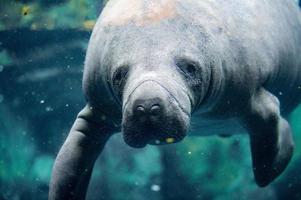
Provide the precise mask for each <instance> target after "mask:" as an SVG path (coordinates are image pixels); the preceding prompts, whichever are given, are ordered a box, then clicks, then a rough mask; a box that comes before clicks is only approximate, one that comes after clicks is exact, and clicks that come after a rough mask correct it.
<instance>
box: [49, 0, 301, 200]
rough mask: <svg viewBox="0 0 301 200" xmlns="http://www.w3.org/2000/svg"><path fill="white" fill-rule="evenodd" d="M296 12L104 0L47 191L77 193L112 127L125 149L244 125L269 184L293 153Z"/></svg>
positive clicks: (299, 30)
mask: <svg viewBox="0 0 301 200" xmlns="http://www.w3.org/2000/svg"><path fill="white" fill-rule="evenodd" d="M160 9H161V10H160ZM300 13H301V12H300V10H299V8H298V7H297V5H295V2H294V1H292V0H266V1H261V0H253V1H249V0H231V1H230V0H216V1H210V0H185V1H180V0H165V1H163V0H111V1H110V2H109V3H108V4H107V6H106V7H105V9H104V11H103V12H102V14H101V16H100V17H99V19H98V21H97V24H96V26H95V28H94V31H93V34H92V36H91V39H90V43H89V47H88V51H87V56H86V62H85V69H84V77H83V88H84V93H85V95H86V98H87V106H86V107H85V108H84V109H83V110H82V111H81V112H80V113H79V115H78V117H77V119H76V121H75V123H74V125H73V127H72V129H71V131H70V133H69V136H68V138H67V140H66V142H65V143H64V145H63V147H62V149H61V150H60V152H59V154H58V157H57V159H56V162H55V166H54V169H53V174H52V180H51V184H50V193H49V198H50V199H84V198H85V193H86V189H87V186H88V183H89V178H90V175H91V171H92V168H93V164H94V162H95V160H96V158H97V156H98V155H99V154H100V152H101V151H102V149H103V147H104V145H105V143H106V141H107V140H108V139H109V137H110V136H111V135H112V134H113V133H115V132H119V131H120V130H121V131H122V132H123V135H124V140H125V142H126V143H127V144H129V145H130V146H132V147H144V146H145V145H146V144H166V143H172V142H178V141H180V140H181V139H183V138H184V137H185V136H186V134H187V133H188V134H191V135H212V134H221V135H230V134H236V133H241V132H247V133H248V134H249V136H250V144H251V151H252V152H251V153H252V160H253V171H254V175H255V180H256V182H257V184H258V185H259V186H266V185H267V184H269V183H270V182H271V181H273V180H274V179H275V178H276V177H277V176H278V175H279V174H280V173H281V172H282V171H283V170H284V169H285V167H286V166H287V164H288V162H289V160H290V158H291V156H292V152H293V146H294V144H293V141H292V135H291V131H290V126H289V124H288V122H287V121H286V120H285V119H284V117H283V116H287V114H288V113H289V112H290V111H292V110H293V109H294V108H295V107H296V106H297V105H298V103H299V101H300V99H301V14H300ZM120 124H121V125H120Z"/></svg>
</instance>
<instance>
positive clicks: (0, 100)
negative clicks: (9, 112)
mask: <svg viewBox="0 0 301 200" xmlns="http://www.w3.org/2000/svg"><path fill="white" fill-rule="evenodd" d="M3 99H4V97H3V95H2V94H0V103H2V102H3Z"/></svg>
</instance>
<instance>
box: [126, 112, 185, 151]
mask: <svg viewBox="0 0 301 200" xmlns="http://www.w3.org/2000/svg"><path fill="white" fill-rule="evenodd" d="M122 129H123V130H122V132H123V138H124V141H125V142H126V143H127V144H128V145H129V146H131V147H134V148H143V147H145V146H146V145H147V144H150V145H165V144H172V143H177V142H179V141H181V140H182V139H183V138H184V137H185V136H186V132H187V127H186V125H185V124H184V122H183V120H182V119H181V118H179V117H171V118H170V119H168V118H167V119H165V120H163V119H162V121H160V122H156V123H154V124H153V123H151V122H146V123H140V122H137V120H135V119H130V121H128V122H127V123H124V124H123V126H122Z"/></svg>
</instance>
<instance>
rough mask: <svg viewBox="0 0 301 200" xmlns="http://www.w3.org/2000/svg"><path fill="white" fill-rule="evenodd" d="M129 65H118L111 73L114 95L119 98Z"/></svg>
mask: <svg viewBox="0 0 301 200" xmlns="http://www.w3.org/2000/svg"><path fill="white" fill-rule="evenodd" d="M128 71H129V67H128V66H123V67H119V68H118V69H117V70H116V71H115V72H114V74H113V81H112V82H113V88H114V91H115V92H116V95H117V96H118V97H119V98H121V97H122V91H123V88H124V86H125V82H126V79H127V76H128Z"/></svg>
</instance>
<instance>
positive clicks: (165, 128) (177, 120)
mask: <svg viewBox="0 0 301 200" xmlns="http://www.w3.org/2000/svg"><path fill="white" fill-rule="evenodd" d="M189 118H190V115H189V114H188V111H185V109H184V108H183V107H182V105H181V104H180V102H179V101H178V100H177V99H176V98H175V97H174V96H173V95H172V94H171V93H170V92H169V91H168V90H167V89H166V88H165V87H164V86H162V85H161V84H159V83H157V82H155V81H145V82H143V83H142V84H140V85H139V86H138V87H136V88H135V90H134V91H133V92H132V93H131V95H130V96H129V98H128V101H127V102H126V103H125V106H124V109H123V119H122V132H123V137H124V141H125V142H126V143H127V144H128V145H129V146H131V147H134V148H142V147H145V146H146V145H147V144H151V145H163V144H171V143H176V142H179V141H181V140H182V139H183V138H184V137H185V136H186V132H187V129H188V124H189Z"/></svg>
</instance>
